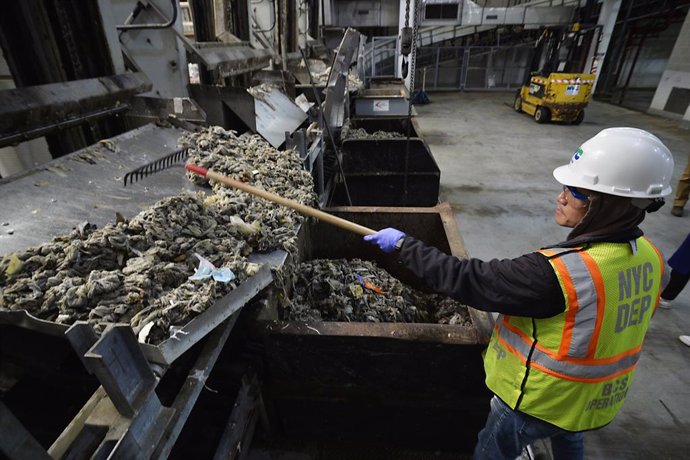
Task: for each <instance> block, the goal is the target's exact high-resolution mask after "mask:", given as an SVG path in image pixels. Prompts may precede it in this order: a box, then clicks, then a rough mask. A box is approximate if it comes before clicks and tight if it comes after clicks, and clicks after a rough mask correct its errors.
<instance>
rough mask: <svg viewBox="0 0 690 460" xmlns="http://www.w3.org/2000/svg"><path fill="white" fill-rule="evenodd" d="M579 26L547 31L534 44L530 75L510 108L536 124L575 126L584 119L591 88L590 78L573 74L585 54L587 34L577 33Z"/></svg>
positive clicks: (589, 76)
mask: <svg viewBox="0 0 690 460" xmlns="http://www.w3.org/2000/svg"><path fill="white" fill-rule="evenodd" d="M580 32H581V31H580V27H579V24H574V25H573V26H570V27H568V28H566V29H565V30H564V29H554V28H547V29H545V30H544V32H543V33H542V35H541V37H540V38H539V40H537V42H536V43H535V52H534V54H533V57H532V62H531V65H530V69H539V70H537V71H530V72H529V73H528V75H527V78H526V81H525V83H524V84H523V85H522V87H521V88H520V89H519V90H518V92H517V94H516V95H515V101H514V103H513V108H514V109H515V111H516V112H525V113H527V114H529V115H532V116H533V117H534V120H535V121H536V122H537V123H547V122H549V121H558V122H568V123H572V124H576V125H579V124H580V123H582V120H584V118H585V107H586V106H587V104H588V103H589V100H590V98H591V96H592V89H593V87H594V75H593V74H585V73H578V72H575V71H574V70H575V68H578V69H579V68H581V66H582V60H581V59H577V56H578V55H579V56H583V52H584V53H586V51H587V46H585V45H586V44H588V43H589V40H583V38H584V37H586V36H587V35H589V34H581V33H580Z"/></svg>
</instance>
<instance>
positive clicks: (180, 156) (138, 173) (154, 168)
mask: <svg viewBox="0 0 690 460" xmlns="http://www.w3.org/2000/svg"><path fill="white" fill-rule="evenodd" d="M188 157H189V150H188V149H180V150H176V151H174V152H173V153H171V154H168V155H166V156H164V157H163V158H161V159H159V160H156V161H152V162H151V163H148V164H145V165H144V166H142V167H140V168H137V169H135V170H133V171H130V172H128V173H127V174H125V179H124V180H125V187H127V181H128V180H129V184H130V185H131V184H133V183H134V182H136V181H138V180H139V179H141V178H143V177H146V176H150V175H151V174H155V173H157V172H159V171H162V170H164V169H168V168H169V167H171V166H173V165H176V164H177V163H179V162H181V161H183V160H186V159H187V158H188Z"/></svg>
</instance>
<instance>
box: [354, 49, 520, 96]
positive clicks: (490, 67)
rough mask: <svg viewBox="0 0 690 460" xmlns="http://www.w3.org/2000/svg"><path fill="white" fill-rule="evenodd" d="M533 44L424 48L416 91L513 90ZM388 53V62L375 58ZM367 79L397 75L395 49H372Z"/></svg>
mask: <svg viewBox="0 0 690 460" xmlns="http://www.w3.org/2000/svg"><path fill="white" fill-rule="evenodd" d="M531 50H532V45H531V44H522V45H512V46H422V47H420V48H418V49H417V65H416V68H417V70H416V74H415V81H416V82H417V85H416V89H421V88H422V86H424V89H425V90H468V91H469V90H511V89H515V88H519V87H520V86H522V83H523V81H524V79H525V76H526V72H528V71H529V70H528V68H529V59H530V55H531ZM386 53H389V54H388V56H389V57H388V59H381V60H376V59H375V57H377V56H382V55H384V54H386ZM370 62H372V63H373V64H372V65H371V67H368V68H367V69H366V72H365V78H367V79H368V78H372V77H392V76H394V75H395V47H390V48H383V49H373V50H372V51H371V55H370Z"/></svg>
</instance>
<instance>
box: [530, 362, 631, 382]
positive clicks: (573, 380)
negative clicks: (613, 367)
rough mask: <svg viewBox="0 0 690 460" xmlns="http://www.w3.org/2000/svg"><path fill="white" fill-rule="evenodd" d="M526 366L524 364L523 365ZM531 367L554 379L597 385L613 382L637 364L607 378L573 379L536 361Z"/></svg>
mask: <svg viewBox="0 0 690 460" xmlns="http://www.w3.org/2000/svg"><path fill="white" fill-rule="evenodd" d="M523 364H524V363H523ZM531 366H532V367H533V368H535V369H538V370H540V371H542V372H544V373H545V374H549V375H552V376H554V377H558V378H560V379H563V380H570V381H572V382H583V383H597V382H605V381H607V380H613V379H615V378H616V377H619V376H621V375H623V374H627V373H629V372H631V371H633V370H635V368H636V367H637V363H635V364H633V365H632V366H630V367H628V368H626V369H622V370H620V371H618V372H616V373H613V374H611V375H607V376H605V377H573V376H572V375H566V374H561V373H560V372H555V371H552V370H551V369H547V368H546V367H544V366H542V365H541V364H539V363H535V362H534V361H533V362H532V364H531Z"/></svg>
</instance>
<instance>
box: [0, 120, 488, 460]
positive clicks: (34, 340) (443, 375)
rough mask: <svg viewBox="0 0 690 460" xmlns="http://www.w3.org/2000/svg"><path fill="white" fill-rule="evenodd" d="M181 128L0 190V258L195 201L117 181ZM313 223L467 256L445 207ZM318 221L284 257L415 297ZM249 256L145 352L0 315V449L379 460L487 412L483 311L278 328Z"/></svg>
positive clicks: (459, 430)
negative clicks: (344, 270) (359, 265)
mask: <svg viewBox="0 0 690 460" xmlns="http://www.w3.org/2000/svg"><path fill="white" fill-rule="evenodd" d="M182 133H183V131H182V130H180V129H177V128H164V127H158V126H154V125H147V126H145V127H142V128H140V129H138V130H135V131H133V132H129V133H126V134H124V135H121V136H117V137H115V138H112V139H111V140H110V142H109V143H108V144H107V146H106V145H105V144H98V145H94V146H92V147H89V148H88V149H85V150H83V151H78V152H74V153H73V154H70V155H67V156H65V157H62V158H60V159H57V160H54V161H53V162H51V163H48V164H47V165H44V166H42V167H40V168H37V169H35V170H32V171H29V172H27V173H26V174H23V175H20V176H18V177H12V178H10V179H6V180H4V181H2V183H0V189H1V190H2V194H3V197H5V198H7V199H3V200H2V202H0V214H1V215H3V216H9V218H8V217H4V219H7V223H8V224H9V225H8V226H6V227H10V228H11V229H12V232H11V233H10V232H8V231H5V232H3V234H2V236H1V237H0V241H2V248H3V253H4V254H5V253H8V252H11V251H12V250H16V249H20V248H23V247H27V246H30V245H35V244H40V243H42V242H45V241H48V240H49V239H50V238H51V237H52V236H54V235H56V234H61V233H65V232H67V231H68V230H69V229H70V228H71V227H73V226H75V225H77V224H78V223H79V222H81V221H82V220H85V219H86V220H89V221H90V222H92V223H94V224H97V225H103V224H105V223H106V222H108V221H110V220H112V217H113V216H114V213H115V212H120V213H123V214H130V213H135V212H137V211H138V210H140V209H142V208H143V207H146V206H148V205H151V204H152V203H153V202H155V201H156V200H158V199H160V198H162V197H164V196H167V195H170V194H176V193H179V192H180V191H183V190H194V189H195V186H193V185H192V184H191V183H189V181H187V179H186V178H185V176H184V174H183V170H182V167H181V165H179V166H173V167H171V168H169V169H167V170H164V171H161V172H159V173H157V174H155V175H152V176H150V177H147V178H145V179H143V180H140V181H139V182H136V183H135V184H133V185H132V186H129V187H127V188H123V187H122V173H123V171H128V170H131V169H132V168H133V167H135V166H137V165H140V164H142V163H145V162H147V161H150V160H153V159H155V158H156V157H159V156H161V155H162V154H163V153H165V152H167V151H168V148H169V146H171V145H174V144H175V142H176V141H177V138H178V137H179V136H180V135H181V134H182ZM111 149H112V150H115V151H116V152H117V153H115V152H113V151H112V150H111ZM27 190H31V191H32V193H31V194H28V193H26V191H27ZM33 211H37V212H33ZM329 211H330V212H332V213H334V214H336V215H338V216H341V217H344V218H347V219H348V220H352V221H354V222H357V223H360V224H362V225H366V226H369V227H372V228H383V227H385V226H395V227H397V228H401V229H403V230H405V231H407V232H409V233H410V234H412V235H416V236H418V237H420V238H421V239H423V240H426V241H428V242H429V243H430V244H434V245H436V246H438V247H439V248H441V249H442V250H444V251H446V252H448V253H451V254H455V255H457V256H459V257H466V252H465V249H464V247H463V244H462V239H461V237H460V235H459V233H458V230H457V227H456V224H455V220H454V218H453V215H452V212H451V210H450V208H449V207H448V206H447V205H436V206H431V207H423V208H415V207H406V208H386V207H344V208H343V207H339V208H330V209H329ZM324 225H325V224H323V223H320V222H311V221H308V222H307V223H306V224H304V225H303V226H302V228H300V237H299V241H300V248H301V249H300V251H299V256H298V257H299V258H301V259H310V258H342V257H345V258H354V257H358V258H362V259H367V260H372V259H373V260H376V262H377V263H378V264H379V265H381V266H382V267H384V268H386V269H388V270H389V271H390V272H391V273H393V274H394V275H396V276H397V277H399V278H400V279H401V280H403V281H405V282H407V283H408V284H411V285H412V286H415V287H420V288H423V286H422V285H421V283H420V281H419V280H417V279H415V278H414V276H413V275H412V274H411V273H409V272H405V271H402V270H401V269H400V267H399V266H398V265H397V264H396V263H395V262H394V261H393V260H392V259H391V258H390V256H386V255H383V254H380V253H378V252H377V251H375V250H373V249H372V248H371V246H369V245H367V244H365V243H364V242H363V241H361V238H360V237H359V236H358V235H354V234H350V233H347V232H345V231H342V230H340V229H336V228H333V227H329V228H324ZM254 257H255V258H254V259H253V260H255V261H257V262H261V263H265V264H266V266H264V268H263V269H262V270H259V272H258V273H257V274H256V275H254V276H253V277H251V278H249V279H248V280H247V281H245V282H244V283H243V284H241V285H240V286H239V287H238V288H237V289H235V290H234V291H232V292H231V293H230V294H229V295H228V296H226V297H225V298H222V299H220V300H218V301H217V303H216V304H215V305H214V306H213V307H212V308H210V309H209V310H207V311H206V312H204V313H203V314H202V315H200V316H198V317H197V318H195V319H194V320H193V321H191V322H190V323H189V324H188V325H186V326H185V327H184V328H183V333H182V334H180V335H178V336H177V338H175V339H172V338H171V339H168V340H166V341H164V342H163V343H161V344H160V345H158V346H151V345H146V344H139V343H138V342H137V340H136V337H135V336H134V334H133V333H132V331H131V329H130V328H129V327H128V326H126V325H123V326H117V327H112V328H110V329H108V330H107V331H106V332H105V333H104V334H102V336H98V335H96V334H95V333H94V331H93V330H92V329H91V328H90V327H89V326H88V325H86V324H76V325H73V326H71V327H66V326H63V325H58V324H54V323H49V322H46V321H42V320H38V319H36V318H33V317H31V316H30V315H28V314H26V313H17V312H0V331H1V332H0V358H1V362H2V363H3V366H2V368H1V369H2V374H3V375H2V376H3V378H2V379H1V380H0V381H1V382H2V384H3V386H2V403H3V405H2V406H0V410H1V411H2V413H3V433H4V435H3V441H2V447H3V452H4V453H5V454H6V455H8V456H9V457H10V458H13V457H16V458H21V457H22V456H23V455H24V454H26V453H28V452H34V454H35V455H37V456H36V457H34V458H41V455H38V454H36V453H37V452H42V456H43V457H45V455H46V451H47V453H48V454H49V455H50V456H52V457H53V458H88V457H92V456H93V457H94V458H101V457H103V458H106V457H107V458H125V457H126V458H135V457H136V458H146V457H154V458H158V457H165V456H171V457H173V458H175V457H178V458H183V457H187V458H188V455H191V454H192V453H194V454H195V456H196V458H211V457H213V456H214V455H220V454H219V453H224V454H228V455H229V456H230V458H261V457H260V456H259V455H260V453H261V452H275V451H276V449H284V450H288V451H294V452H298V453H299V454H300V455H303V456H304V457H302V458H329V457H328V455H330V454H332V453H333V452H335V451H339V452H349V456H348V457H347V458H382V457H381V456H377V455H381V453H382V452H406V455H423V454H428V453H429V452H436V451H439V452H444V453H448V454H449V455H450V454H457V453H458V452H460V453H469V452H470V451H471V448H472V446H473V444H474V440H475V436H476V433H477V431H478V429H479V428H480V427H481V425H482V424H483V421H484V417H485V415H486V412H487V410H488V395H487V391H486V390H485V388H484V386H483V373H482V369H481V357H480V356H481V349H482V348H483V346H485V344H486V343H487V342H488V337H489V335H490V327H491V326H490V319H489V317H488V316H487V315H486V314H485V313H482V312H479V311H475V310H471V316H472V325H471V326H470V327H468V326H455V325H438V324H402V323H394V324H374V323H337V322H330V323H329V322H315V323H301V322H289V321H288V322H285V321H281V320H280V319H279V316H278V314H277V308H278V305H277V303H276V302H275V297H276V296H277V295H278V294H279V293H280V290H279V289H278V288H277V287H276V285H275V283H274V280H273V278H272V276H271V272H270V270H269V266H271V265H272V266H274V267H275V266H280V265H282V264H285V263H286V258H287V257H288V256H287V254H286V253H284V252H283V251H275V252H273V253H267V254H257V255H255V256H254ZM39 414H41V415H39ZM9 418H11V419H12V420H13V421H12V422H7V419H9ZM199 437H200V439H204V440H205V441H208V442H207V443H206V442H204V443H199V442H198V439H199ZM17 440H21V441H22V442H21V443H19V441H17ZM13 443H14V445H13ZM27 446H30V447H27ZM296 446H301V447H299V448H297V447H296ZM29 449H31V450H29ZM367 452H368V454H367ZM373 453H376V454H373ZM34 454H32V455H34ZM253 455H256V456H257V457H252V456H253ZM367 455H369V457H367ZM411 458H414V457H411Z"/></svg>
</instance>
